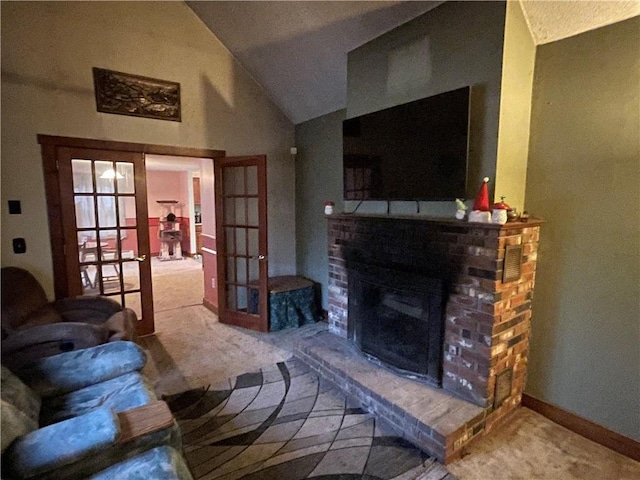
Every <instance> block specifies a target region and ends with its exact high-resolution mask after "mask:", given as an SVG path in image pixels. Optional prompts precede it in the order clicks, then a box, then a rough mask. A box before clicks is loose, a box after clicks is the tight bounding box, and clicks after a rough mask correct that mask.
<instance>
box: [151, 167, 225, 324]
mask: <svg viewBox="0 0 640 480" xmlns="http://www.w3.org/2000/svg"><path fill="white" fill-rule="evenodd" d="M211 164H212V160H211V159H210V158H193V157H180V156H170V155H154V154H147V155H145V166H146V169H145V171H146V183H147V205H148V212H149V219H148V224H149V239H150V250H151V276H152V283H153V292H154V295H153V306H154V312H156V314H158V313H162V312H165V311H168V310H173V309H177V308H184V307H189V306H193V305H202V304H203V298H204V294H205V292H204V270H203V261H202V260H203V257H202V253H203V252H202V238H201V235H202V223H203V222H202V220H203V217H205V218H209V217H210V216H212V215H213V212H214V208H213V205H210V204H209V202H206V203H203V197H204V198H213V193H214V192H213V182H206V181H201V179H202V178H203V177H206V170H207V168H210V166H211ZM209 190H210V191H209ZM203 193H204V195H203Z"/></svg>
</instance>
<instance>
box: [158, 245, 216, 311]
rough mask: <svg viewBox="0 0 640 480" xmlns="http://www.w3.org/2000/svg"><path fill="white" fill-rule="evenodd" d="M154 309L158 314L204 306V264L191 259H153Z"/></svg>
mask: <svg viewBox="0 0 640 480" xmlns="http://www.w3.org/2000/svg"><path fill="white" fill-rule="evenodd" d="M151 273H152V277H153V309H154V311H155V312H156V313H158V312H164V311H166V310H173V309H176V308H184V307H188V306H191V305H202V297H203V296H204V283H203V281H204V280H203V273H202V262H201V261H199V260H196V259H194V258H191V257H185V258H184V259H183V260H174V261H161V260H160V259H159V258H158V257H153V258H152V259H151Z"/></svg>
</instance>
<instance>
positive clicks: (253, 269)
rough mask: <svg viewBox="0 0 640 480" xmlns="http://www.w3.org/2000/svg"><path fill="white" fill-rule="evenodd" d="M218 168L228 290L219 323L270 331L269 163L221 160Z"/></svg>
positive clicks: (224, 275) (220, 235) (221, 246)
mask: <svg viewBox="0 0 640 480" xmlns="http://www.w3.org/2000/svg"><path fill="white" fill-rule="evenodd" d="M216 165H217V167H216V195H217V200H216V205H217V206H218V219H217V222H216V225H217V229H218V261H219V262H221V263H222V265H220V263H219V266H218V274H219V275H220V273H221V272H222V275H221V278H220V281H221V282H222V281H223V280H224V287H225V288H224V289H221V296H222V298H220V301H219V304H220V307H222V308H220V310H221V312H220V321H221V322H223V323H233V324H235V325H241V326H245V327H247V328H252V329H256V330H266V328H267V312H266V310H267V308H266V306H267V304H268V303H267V299H266V295H267V293H266V278H267V263H266V260H267V258H266V179H265V170H266V163H265V158H264V157H251V158H240V159H233V158H226V159H218V160H217V164H216ZM220 217H221V218H220ZM221 267H222V268H221Z"/></svg>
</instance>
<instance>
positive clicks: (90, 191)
mask: <svg viewBox="0 0 640 480" xmlns="http://www.w3.org/2000/svg"><path fill="white" fill-rule="evenodd" d="M56 159H57V168H58V175H59V189H60V204H61V207H62V208H61V212H62V229H63V232H62V233H63V237H64V258H65V263H66V271H67V289H68V294H69V295H103V296H107V297H110V298H112V299H114V300H116V301H117V302H118V303H120V304H121V305H122V306H124V307H129V308H131V309H133V310H134V311H135V312H136V314H137V316H138V325H137V331H138V334H140V335H146V334H150V333H153V331H154V321H153V293H152V281H151V263H150V248H149V226H148V222H147V221H146V219H147V218H148V213H147V191H146V183H145V168H144V155H143V154H142V153H138V152H126V151H116V150H99V149H89V148H74V147H58V148H57V151H56Z"/></svg>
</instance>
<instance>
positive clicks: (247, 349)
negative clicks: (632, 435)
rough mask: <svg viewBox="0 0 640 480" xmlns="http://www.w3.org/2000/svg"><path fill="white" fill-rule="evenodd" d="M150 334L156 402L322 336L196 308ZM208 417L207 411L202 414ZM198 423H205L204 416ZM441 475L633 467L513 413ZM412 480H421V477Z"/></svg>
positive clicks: (577, 474) (621, 475) (613, 473)
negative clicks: (225, 320)
mask: <svg viewBox="0 0 640 480" xmlns="http://www.w3.org/2000/svg"><path fill="white" fill-rule="evenodd" d="M156 327H157V333H156V334H155V335H150V336H148V337H143V338H142V343H143V345H144V346H145V348H146V349H147V352H148V354H149V361H148V362H147V366H146V367H145V373H146V374H147V376H148V377H149V378H150V379H151V381H152V383H153V385H154V387H155V389H156V392H157V393H158V395H162V394H165V395H170V394H175V393H178V392H184V391H186V390H190V389H198V388H199V387H202V386H203V385H217V384H219V383H220V382H223V381H225V380H226V379H228V378H235V377H237V376H242V374H243V373H246V372H253V371H258V370H260V369H268V368H272V367H273V366H274V365H276V364H277V363H280V362H287V363H288V361H289V359H290V358H291V350H292V345H293V344H294V343H295V341H296V340H297V339H298V338H304V337H306V336H309V335H314V334H316V333H317V332H319V331H324V330H325V329H326V324H316V325H307V326H304V327H302V328H297V329H287V330H282V331H280V332H272V333H268V334H261V333H256V332H251V331H248V330H244V329H242V328H238V327H232V326H229V325H223V324H221V323H219V322H218V319H217V317H216V316H215V315H214V314H213V313H211V312H210V311H208V310H207V309H206V308H204V307H203V306H202V305H197V306H192V307H186V308H174V309H170V310H166V311H163V312H160V313H158V314H157V315H156ZM226 383H227V385H229V387H222V388H221V387H217V388H214V389H213V390H217V389H222V390H225V389H229V388H230V387H231V386H233V385H235V384H234V383H228V382H226ZM210 390H211V389H210ZM183 400H184V399H183ZM347 408H349V407H347ZM181 413H184V412H181ZM216 413H217V412H213V410H212V411H210V412H209V413H207V414H206V415H207V416H209V417H210V416H215V414H216ZM183 420H185V419H183ZM183 420H181V422H182V421H183ZM186 420H189V419H186ZM191 420H193V419H191ZM201 420H202V423H206V420H205V417H204V416H203V417H202V419H201ZM223 448H226V447H223ZM390 463H393V461H390ZM447 468H448V470H449V471H450V472H451V473H452V474H454V475H456V476H457V477H458V478H459V479H461V480H488V479H492V480H494V479H495V480H530V479H534V478H535V479H545V480H546V479H549V480H582V479H592V478H593V479H598V480H623V479H624V480H632V479H633V480H635V479H638V478H640V463H638V462H636V461H634V460H631V459H630V458H627V457H623V456H622V455H620V454H617V453H615V452H613V451H611V450H609V449H607V448H605V447H602V446H600V445H598V444H595V443H593V442H591V441H589V440H587V439H585V438H583V437H581V436H579V435H577V434H575V433H572V432H570V431H568V430H567V429H565V428H563V427H561V426H559V425H557V424H555V423H553V422H551V421H550V420H548V419H546V418H544V417H542V416H541V415H539V414H537V413H535V412H533V411H531V410H529V409H526V408H521V409H519V410H518V411H517V412H516V413H515V414H514V415H513V417H512V419H511V421H510V423H509V424H508V425H506V426H503V427H501V428H499V429H496V430H495V431H493V432H492V433H491V434H490V435H488V436H486V437H484V438H483V439H482V440H481V441H479V442H477V443H475V444H474V445H473V446H471V447H469V449H468V450H467V452H466V455H465V457H464V458H462V460H459V461H457V462H454V463H452V464H450V465H448V466H447ZM265 478H268V477H265ZM271 478H272V479H273V480H287V478H286V477H277V476H276V477H271ZM345 478H348V477H345ZM408 478H412V477H408ZM426 478H427V479H428V478H429V477H426ZM418 479H420V480H426V479H425V477H424V476H422V475H419V476H418ZM403 480H405V479H403Z"/></svg>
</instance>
